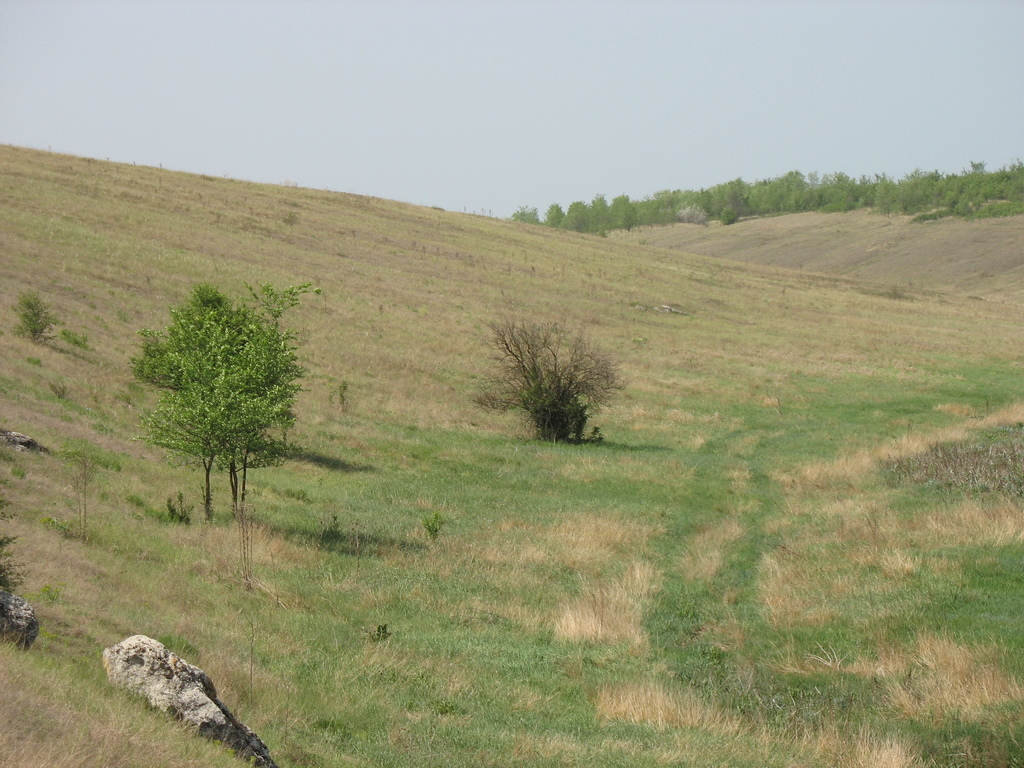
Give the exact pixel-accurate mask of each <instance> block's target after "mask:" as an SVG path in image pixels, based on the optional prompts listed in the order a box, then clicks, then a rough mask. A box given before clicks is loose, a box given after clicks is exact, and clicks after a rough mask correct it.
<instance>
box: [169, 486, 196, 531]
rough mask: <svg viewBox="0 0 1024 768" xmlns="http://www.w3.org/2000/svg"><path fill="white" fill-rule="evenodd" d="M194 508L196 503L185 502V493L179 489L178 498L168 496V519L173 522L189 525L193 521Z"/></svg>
mask: <svg viewBox="0 0 1024 768" xmlns="http://www.w3.org/2000/svg"><path fill="white" fill-rule="evenodd" d="M194 509H195V505H194V504H187V505H186V504H185V494H183V493H182V492H181V491H178V498H177V500H174V499H173V498H171V497H167V519H168V520H170V521H171V522H172V523H181V524H182V525H188V524H189V523H191V522H192V511H193V510H194Z"/></svg>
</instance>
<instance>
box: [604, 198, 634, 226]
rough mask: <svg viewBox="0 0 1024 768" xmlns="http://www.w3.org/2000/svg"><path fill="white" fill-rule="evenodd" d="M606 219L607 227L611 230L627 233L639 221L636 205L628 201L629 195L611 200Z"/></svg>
mask: <svg viewBox="0 0 1024 768" xmlns="http://www.w3.org/2000/svg"><path fill="white" fill-rule="evenodd" d="M608 217H609V220H610V224H609V226H610V227H611V228H612V229H624V230H626V231H627V232H629V231H630V230H632V229H633V227H635V226H636V225H637V223H639V221H640V215H639V213H638V212H637V209H636V203H634V202H633V201H632V200H630V199H629V195H619V196H618V197H616V198H614V199H613V200H612V204H611V206H609V208H608Z"/></svg>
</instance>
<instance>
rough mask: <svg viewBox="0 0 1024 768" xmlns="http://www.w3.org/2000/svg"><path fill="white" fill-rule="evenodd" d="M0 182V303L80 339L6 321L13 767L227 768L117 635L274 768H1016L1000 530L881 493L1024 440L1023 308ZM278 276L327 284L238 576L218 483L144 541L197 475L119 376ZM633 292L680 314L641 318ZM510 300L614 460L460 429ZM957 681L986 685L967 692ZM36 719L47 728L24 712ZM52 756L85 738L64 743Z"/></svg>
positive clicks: (249, 203) (201, 200) (108, 171)
mask: <svg viewBox="0 0 1024 768" xmlns="http://www.w3.org/2000/svg"><path fill="white" fill-rule="evenodd" d="M0 159H2V160H3V162H2V163H0V169H2V170H0V201H2V202H3V205H0V229H2V231H4V232H5V235H6V238H7V240H6V247H7V251H6V252H5V258H4V259H3V260H0V307H2V306H5V305H6V306H12V305H13V303H14V301H15V300H16V297H17V296H18V295H19V294H20V293H22V292H24V291H27V290H35V291H38V292H39V293H40V295H41V296H42V297H43V298H44V299H45V300H47V301H48V302H49V303H50V304H51V305H52V306H54V307H55V308H57V310H58V311H59V313H61V315H62V321H63V322H65V323H66V325H67V326H68V327H73V328H76V329H80V331H77V333H80V334H81V336H82V338H88V349H82V348H80V347H77V346H75V345H73V344H61V343H60V342H53V343H50V344H46V345H30V344H29V342H27V341H25V340H22V339H18V338H16V337H13V335H11V334H6V335H5V336H4V339H5V343H6V342H7V340H8V339H9V340H10V346H11V351H10V353H9V355H8V359H9V363H10V364H9V366H8V368H7V369H6V370H5V373H4V376H3V377H2V378H0V398H2V401H3V405H4V409H3V412H4V423H3V424H0V427H2V428H5V429H14V430H16V431H19V432H25V433H27V434H30V435H32V436H33V437H35V438H36V439H38V440H40V441H41V442H42V443H43V444H44V445H45V446H47V447H48V448H49V449H50V452H49V453H46V454H31V455H29V454H15V453H14V452H13V451H10V450H8V449H6V448H0V482H2V483H3V496H4V498H5V499H6V500H7V502H8V506H7V507H6V509H5V512H6V513H9V515H10V519H5V520H2V521H0V535H12V536H17V537H18V539H17V542H16V543H15V544H14V545H13V546H12V548H13V553H14V555H15V557H16V558H17V559H18V560H19V562H21V563H23V564H24V566H25V568H24V570H25V577H26V582H25V585H24V586H23V590H24V591H25V592H26V594H31V595H37V596H39V600H38V604H37V610H38V611H39V613H40V619H41V623H42V626H43V634H42V635H41V637H40V639H39V640H38V641H37V644H36V645H35V646H34V647H33V649H32V650H31V651H30V652H28V653H19V654H13V653H11V652H9V651H8V650H7V649H0V653H2V654H3V658H2V659H0V686H3V689H4V690H10V689H11V686H14V685H17V690H18V691H19V693H18V698H17V700H16V701H15V702H14V703H12V704H9V705H2V704H0V707H2V706H10V707H13V709H10V710H8V711H7V715H8V717H6V718H5V721H7V722H12V723H15V724H16V725H15V729H14V731H13V732H12V734H13V735H7V736H0V753H2V754H5V755H7V754H14V755H15V758H12V759H13V762H10V764H11V765H12V766H15V767H16V768H26V767H27V766H35V765H55V766H62V765H66V766H70V765H76V766H78V765H86V766H99V765H104V766H106V765H118V766H120V765H124V766H128V765H147V766H148V765H170V764H204V765H205V764H209V765H220V764H225V765H226V764H230V763H231V759H230V758H226V757H224V756H222V755H220V754H219V753H218V750H216V749H215V748H208V747H207V746H206V745H203V744H202V742H198V740H196V739H194V738H193V737H191V736H190V735H188V734H186V733H184V732H182V731H181V730H179V729H178V728H177V727H176V726H175V725H174V724H173V723H170V722H165V721H164V720H162V719H161V718H160V717H157V716H156V715H155V714H154V713H148V712H147V711H146V708H145V706H144V705H143V704H142V703H141V702H136V701H134V700H132V699H131V698H130V697H127V696H125V695H122V694H121V693H120V692H117V691H114V690H112V689H110V688H109V686H107V684H106V682H105V680H104V677H103V673H102V669H101V668H100V666H99V663H98V657H99V652H100V651H101V650H102V648H103V647H105V646H107V645H110V644H112V643H114V642H117V641H119V640H121V639H123V638H124V637H125V636H127V635H130V634H135V633H139V632H141V633H145V634H149V635H151V636H153V637H156V638H160V639H162V640H163V641H164V642H166V643H167V644H168V645H169V646H170V647H171V648H172V649H174V650H176V651H177V652H179V653H182V654H183V655H184V657H185V658H186V659H187V660H189V661H191V662H193V663H196V664H199V665H200V666H201V667H203V668H204V669H205V670H206V671H207V672H208V673H209V674H210V675H211V677H212V678H213V680H214V681H215V683H216V684H217V687H218V690H219V692H220V695H221V698H222V699H223V700H224V701H225V702H226V703H227V704H228V705H229V706H231V707H232V708H234V709H235V710H236V712H237V714H239V716H240V717H241V718H242V719H243V720H244V721H245V722H246V723H247V724H249V725H250V726H251V727H253V728H254V730H256V732H257V733H258V734H259V735H260V736H261V737H262V738H263V739H264V740H265V741H266V742H267V743H268V744H269V745H270V747H271V750H272V754H273V755H274V757H275V759H276V760H277V761H278V762H279V764H281V765H305V766H319V765H323V766H328V765H329V766H334V765H374V766H377V765H385V766H413V765H424V764H434V763H443V764H445V765H452V766H459V765H465V766H479V765H502V766H506V765H523V766H544V765H550V766H555V765H558V766H563V765H580V766H583V765H586V766H592V765H595V766H618V765H630V766H634V765H636V766H662V765H676V764H679V765H708V764H711V765H719V764H724V765H737V766H740V765H749V766H767V765H778V766H789V765H820V766H826V765H828V766H833V765H835V766H851V767H852V766H857V765H882V766H884V765H903V766H912V765H928V764H931V765H935V766H940V765H973V766H996V765H1003V764H1012V761H1013V760H1014V759H1017V758H1016V757H1015V753H1014V750H1015V749H1017V747H1016V746H1015V745H1016V744H1017V743H1020V741H1021V736H1024V734H1021V733H1020V732H1019V726H1018V725H1017V723H1019V722H1020V718H1019V714H1020V708H1021V704H1022V702H1024V694H1022V693H1020V692H1019V691H1018V690H1017V689H1016V688H1015V685H1016V682H1015V681H1018V680H1019V681H1022V684H1024V669H1022V668H1021V662H1020V661H1019V660H1018V658H1017V656H1016V655H1015V654H1014V651H1015V650H1016V649H1017V646H1018V645H1019V644H1020V642H1021V641H1020V640H1019V639H1018V638H1019V637H1020V636H1021V635H1020V632H1019V631H1018V630H1019V627H1018V624H1019V620H1018V619H1017V617H1018V616H1019V615H1020V607H1021V606H1020V598H1019V596H1018V595H1019V592H1020V584H1019V581H1020V573H1019V572H1020V570H1021V568H1020V566H1021V563H1024V549H1022V547H1024V544H1022V542H1024V512H1022V511H1021V510H1020V508H1019V506H1018V502H1017V501H1016V500H1015V499H1009V500H1007V499H1003V498H1002V497H1000V496H998V495H996V494H993V493H991V492H987V493H963V492H960V491H956V490H955V489H954V490H953V491H950V490H949V489H941V488H936V487H933V485H929V484H928V483H923V484H922V483H917V482H911V483H902V484H894V483H893V482H892V478H891V477H890V475H889V474H888V473H887V471H886V467H888V466H889V465H890V464H891V462H892V461H894V460H898V459H901V458H906V457H908V456H911V455H922V456H927V455H928V452H929V451H931V450H933V447H934V446H935V445H937V444H939V443H945V442H956V441H964V440H967V441H968V442H969V441H970V440H971V439H974V438H972V435H975V434H979V435H992V434H1003V433H1001V432H999V428H1000V427H1001V426H1006V425H1010V426H1012V425H1014V424H1016V423H1017V422H1018V421H1022V420H1024V412H1022V411H1021V409H1020V408H1018V407H1017V406H1016V405H1015V404H1016V403H1017V402H1018V399H1019V395H1018V391H1019V377H1020V363H1019V359H1018V355H1017V352H1016V350H1017V338H1018V335H1019V328H1020V325H1021V321H1022V320H1024V316H1022V315H1024V313H1022V310H1021V308H1020V307H1019V306H1018V305H1016V304H1012V303H996V302H978V301H972V300H968V299H966V298H962V297H960V296H957V295H955V294H946V295H939V294H931V293H926V292H920V291H908V300H905V301H894V300H893V299H892V298H891V297H889V296H887V295H885V290H884V289H885V287H886V284H883V285H882V286H881V287H879V285H872V284H866V283H859V282H854V281H845V280H838V279H833V278H826V277H819V276H813V275H807V274H798V273H793V272H783V271H775V270H771V269H767V268H762V267H756V268H755V267H747V266H741V265H737V264H730V263H726V262H722V261H717V260H712V259H703V258H700V257H681V256H680V255H679V254H678V253H676V252H671V251H667V250H661V249H658V248H650V247H642V246H633V245H630V244H629V243H628V242H626V241H624V240H618V239H616V238H596V237H587V236H579V235H575V234H571V233H567V232H559V231H549V230H546V229H543V228H535V227H528V226H518V225H514V224H510V223H507V222H498V221H493V220H489V219H484V218H482V217H476V216H465V215H460V214H449V213H445V212H442V211H437V210H434V209H422V208H415V207H412V206H405V205H401V204H398V203H390V202H387V201H381V200H373V199H368V198H358V197H353V196H348V195H339V194H333V193H326V192H318V191H314V190H302V189H292V188H287V189H286V188H277V187H267V186H259V185H253V184H246V183H243V182H236V181H229V180H224V179H211V178H206V177H195V176H188V175H185V174H175V173H169V172H165V171H160V170H157V169H149V168H135V167H126V166H119V165H113V164H106V163H97V162H94V161H86V160H80V159H76V158H69V157H64V156H59V155H50V154H46V153H35V152H28V151H24V150H15V149H11V148H0ZM292 214H294V215H292ZM286 220H287V221H286ZM851 221H854V222H855V221H856V220H855V219H851ZM850 226H851V227H852V226H854V225H853V224H851V225H850ZM128 265H130V267H129V266H128ZM307 280H312V281H314V283H315V284H317V285H318V286H320V287H321V288H323V289H324V293H323V295H322V296H318V297H307V300H306V301H305V302H304V303H303V305H302V306H301V307H299V308H298V309H297V310H296V311H295V317H294V321H295V327H296V330H297V331H298V332H299V334H300V338H301V341H302V347H301V355H302V358H303V364H304V365H305V366H306V367H307V369H308V372H309V373H308V376H307V377H306V379H305V380H304V386H305V390H304V391H303V392H302V393H300V396H299V401H298V403H297V406H296V415H297V417H298V424H297V426H296V429H295V430H294V434H293V435H291V436H290V437H291V438H292V439H293V440H294V443H295V445H296V448H297V450H296V453H295V455H294V456H293V457H292V458H291V459H290V460H289V461H287V462H286V463H285V464H284V465H283V466H281V467H277V468H268V469H259V470H255V471H253V472H252V473H251V475H250V478H249V481H250V493H251V501H252V504H253V508H254V513H255V516H256V519H257V521H258V526H257V529H256V532H255V536H254V552H253V555H254V563H253V564H254V575H255V577H256V579H257V580H258V586H257V588H256V589H254V590H252V591H247V590H245V589H244V588H243V586H242V575H241V568H240V563H239V557H238V547H239V543H238V531H237V530H236V528H235V526H234V524H233V523H232V521H231V519H230V515H229V512H228V499H229V494H228V489H227V484H226V482H225V479H224V477H223V476H222V475H217V477H216V485H215V488H214V505H215V512H216V517H215V521H214V522H213V523H212V524H204V523H199V522H198V521H194V522H193V524H192V525H188V526H185V525H170V524H168V523H167V522H166V521H165V520H163V516H164V514H165V512H164V508H165V503H166V499H168V498H172V499H177V494H178V492H179V491H180V492H181V493H182V500H183V503H184V504H185V505H186V506H187V505H189V504H193V505H196V506H197V507H199V506H201V501H200V499H201V487H200V486H201V482H202V478H201V473H200V472H199V471H198V470H197V469H196V468H194V467H187V466H174V465H172V464H170V463H168V461H167V456H166V455H164V453H163V452H161V451H159V450H157V449H154V448H152V447H150V446H147V445H146V444H145V443H144V442H141V441H139V440H138V439H137V436H138V435H139V434H140V432H141V429H140V421H139V419H140V416H141V415H142V414H144V413H146V412H147V411H148V410H149V409H150V408H152V407H153V406H154V404H155V402H156V395H155V393H153V392H151V391H149V390H148V389H147V388H145V387H142V386H140V385H139V384H138V383H136V382H134V381H132V378H131V372H130V363H129V361H130V359H131V357H132V356H133V355H135V354H137V352H138V337H137V335H136V331H137V330H138V329H139V328H143V327H151V328H159V327H164V326H165V325H166V324H167V322H168V316H167V310H168V308H169V307H170V306H172V305H174V304H177V303H179V302H180V301H181V300H182V299H183V298H184V297H185V296H186V295H187V294H188V292H189V290H190V289H191V287H192V285H193V284H194V283H196V282H200V281H208V282H212V283H214V284H216V285H217V286H218V287H221V288H222V289H224V290H226V291H230V292H235V293H236V294H237V295H241V294H242V293H243V292H244V284H245V283H247V282H248V283H255V282H260V281H272V282H274V283H275V284H277V285H278V286H285V285H294V284H299V283H301V282H305V281H307ZM661 305H671V306H675V307H678V308H680V309H682V310H683V311H685V312H686V313H687V314H685V315H680V314H677V313H667V312H658V311H655V310H653V309H644V308H645V307H646V308H650V307H658V306H661ZM508 306H514V307H515V308H516V309H517V310H519V311H520V312H525V313H527V314H531V315H536V316H538V317H540V318H557V319H560V320H562V321H565V322H569V323H578V324H581V325H584V326H585V327H586V328H587V330H588V331H589V332H590V333H591V335H592V336H593V337H594V339H595V341H596V342H597V343H598V344H600V345H601V346H602V347H604V348H606V349H608V350H610V351H612V352H613V353H614V354H615V355H616V356H617V357H618V359H619V360H620V361H621V363H622V368H623V373H624V375H625V378H626V380H627V389H626V390H625V391H624V392H623V394H622V396H621V398H620V399H619V400H618V401H616V403H615V404H614V405H613V406H612V407H610V408H608V409H607V410H606V411H603V412H601V413H598V414H597V415H596V416H595V418H594V420H593V423H594V424H595V425H597V426H600V427H601V430H602V433H603V434H604V435H605V438H606V439H605V442H603V443H601V444H597V445H582V446H571V445H552V444H544V443H536V442H530V441H527V440H525V439H524V438H523V435H524V434H525V430H524V428H523V427H522V425H520V424H518V423H517V422H516V421H515V420H514V419H513V418H511V417H508V418H504V417H500V416H495V415H493V414H489V413H485V412H483V411H480V410H478V409H476V408H475V407H474V406H473V404H472V396H473V394H474V393H475V392H476V391H477V390H478V388H479V386H480V385H481V382H482V380H483V374H484V373H485V371H486V369H487V357H488V350H487V341H488V337H489V334H488V329H487V323H488V322H489V321H491V320H493V319H495V317H496V316H497V315H499V314H500V313H501V312H502V311H503V310H504V309H505V307H508ZM15 319H16V318H15V315H14V313H13V312H12V313H9V316H8V318H7V321H6V322H7V325H6V326H5V328H4V330H5V332H6V331H7V330H9V329H10V326H11V325H13V323H14V321H15ZM2 325H4V323H3V322H0V326H2ZM636 339H643V340H644V342H643V343H642V344H638V343H636V341H635V340H636ZM65 341H66V340H65ZM29 357H32V358H34V359H35V362H30V361H29V360H28V359H27V358H29ZM55 382H61V383H62V384H63V386H61V387H58V389H59V390H60V392H61V393H62V396H58V393H57V391H55V390H54V387H53V384H54V383H55ZM342 383H344V385H345V386H344V390H343V391H344V406H342V404H341V403H340V402H339V392H340V391H341V390H340V389H339V388H340V387H341V386H342ZM83 453H84V454H86V455H88V456H89V457H90V458H91V459H92V461H93V462H94V463H95V464H96V466H97V470H96V475H95V477H94V479H93V482H92V484H91V485H90V487H89V491H88V494H89V497H88V504H89V521H88V522H89V524H88V531H87V534H86V535H84V536H83V535H82V532H81V531H80V530H79V529H78V527H77V524H76V522H77V520H78V509H79V506H78V505H79V503H80V499H79V497H78V496H77V495H76V494H75V492H74V491H73V489H72V477H73V470H74V460H73V457H74V456H75V455H81V454H83ZM194 517H195V516H194ZM438 519H439V520H444V521H445V523H444V526H443V528H442V529H441V530H440V533H439V535H438V536H437V537H436V538H433V537H431V535H430V532H429V530H428V529H427V528H426V527H425V526H424V520H438ZM385 625H386V627H387V631H386V632H383V631H381V629H380V628H381V627H383V626H385ZM958 654H959V655H958ZM965 658H966V659H969V660H970V661H971V663H972V664H973V665H974V668H976V669H979V670H982V671H984V672H985V673H986V674H988V675H989V678H986V679H987V680H988V686H989V687H988V690H989V691H991V692H993V695H991V696H989V697H988V698H986V697H985V696H984V695H982V694H983V692H981V691H979V690H978V689H977V686H975V687H972V685H971V684H970V681H966V682H965V681H963V680H961V678H960V677H958V675H959V672H958V670H959V669H960V667H958V666H957V664H959V663H960V661H958V659H960V660H962V659H965ZM69 690H74V691H75V694H74V695H69V694H68V691H69ZM25 707H31V708H32V711H36V712H38V713H39V715H38V718H37V720H34V721H32V722H27V723H26V724H25V725H24V726H18V725H17V723H18V722H19V720H18V719H17V718H15V717H13V714H12V713H13V712H16V711H18V710H19V709H22V708H25ZM3 712H4V710H2V709H0V715H2V714H3ZM136 720H138V722H137V723H136ZM83 732H88V733H90V734H91V735H92V737H93V738H94V739H98V740H99V742H100V743H102V744H103V745H104V747H103V751H101V752H100V753H98V754H94V755H83V754H81V753H80V752H78V751H76V748H75V746H74V745H75V744H76V743H77V741H78V740H80V735H81V733H83ZM139 733H145V734H147V735H148V737H152V738H153V739H155V740H156V742H158V743H159V744H160V749H159V750H146V751H145V753H144V754H141V753H139V750H137V749H135V748H134V747H133V744H135V741H134V740H135V739H137V738H140V736H139V735H138V734H139ZM4 739H7V741H4ZM197 742H198V744H199V745H198V746H197ZM15 744H22V745H23V744H30V745H35V746H34V747H33V748H32V749H29V748H26V747H18V750H17V751H14V745H15ZM37 754H38V755H42V757H34V755H37ZM209 755H213V757H209ZM1000 761H1002V762H1000Z"/></svg>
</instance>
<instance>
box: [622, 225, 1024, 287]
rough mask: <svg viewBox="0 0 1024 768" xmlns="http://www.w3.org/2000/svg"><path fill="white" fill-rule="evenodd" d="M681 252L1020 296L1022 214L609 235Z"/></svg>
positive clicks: (900, 283) (1022, 280) (693, 227)
mask: <svg viewBox="0 0 1024 768" xmlns="http://www.w3.org/2000/svg"><path fill="white" fill-rule="evenodd" d="M611 236H612V237H615V238H616V239H620V240H622V241H623V242H626V243H631V244H636V243H647V244H649V245H657V246H662V247H665V248H671V249H674V250H680V251H685V252H687V253H697V254H702V255H704V256H715V257H720V258H727V259H731V260H735V261H741V262H745V263H752V264H766V265H774V266H780V267H786V268H789V269H796V270H806V271H809V272H821V273H824V274H828V275H834V276H842V277H850V278H855V279H859V280H867V281H873V282H876V283H878V284H880V285H881V286H883V287H886V288H891V287H892V286H898V287H901V288H906V287H916V288H924V289H929V290H941V291H955V292H959V293H968V294H973V295H976V296H983V297H986V298H992V299H996V300H1009V301H1020V299H1021V298H1022V297H1024V216H1012V217H1008V218H1003V219H981V220H977V221H964V220H962V219H952V218H946V219H940V220H938V221H928V222H914V221H912V220H911V217H910V216H895V215H893V216H883V215H882V214H879V213H875V212H874V211H868V210H862V211H853V212H850V213H798V214H791V215H788V216H778V217H767V218H752V219H743V220H741V221H740V222H739V223H737V224H734V225H732V226H728V227H724V226H721V225H720V224H717V223H712V224H711V225H709V226H706V227H702V226H696V225H692V224H677V225H673V226H668V227H653V228H644V229H642V230H634V231H633V232H630V233H626V232H614V233H612V235H611Z"/></svg>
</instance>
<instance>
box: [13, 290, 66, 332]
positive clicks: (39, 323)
mask: <svg viewBox="0 0 1024 768" xmlns="http://www.w3.org/2000/svg"><path fill="white" fill-rule="evenodd" d="M14 311H15V312H16V313H17V315H18V324H17V325H16V326H14V333H15V334H16V335H18V336H25V337H26V338H28V339H31V340H32V341H34V342H35V343H36V344H42V343H43V342H44V341H49V340H50V339H52V338H53V333H52V331H53V326H55V325H56V324H57V316H56V315H55V314H54V313H53V312H51V311H50V308H49V307H48V306H46V303H45V302H44V301H43V300H42V299H41V298H39V294H38V293H35V292H34V291H27V292H25V293H23V294H21V296H19V297H18V304H17V306H16V308H15V310H14Z"/></svg>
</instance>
